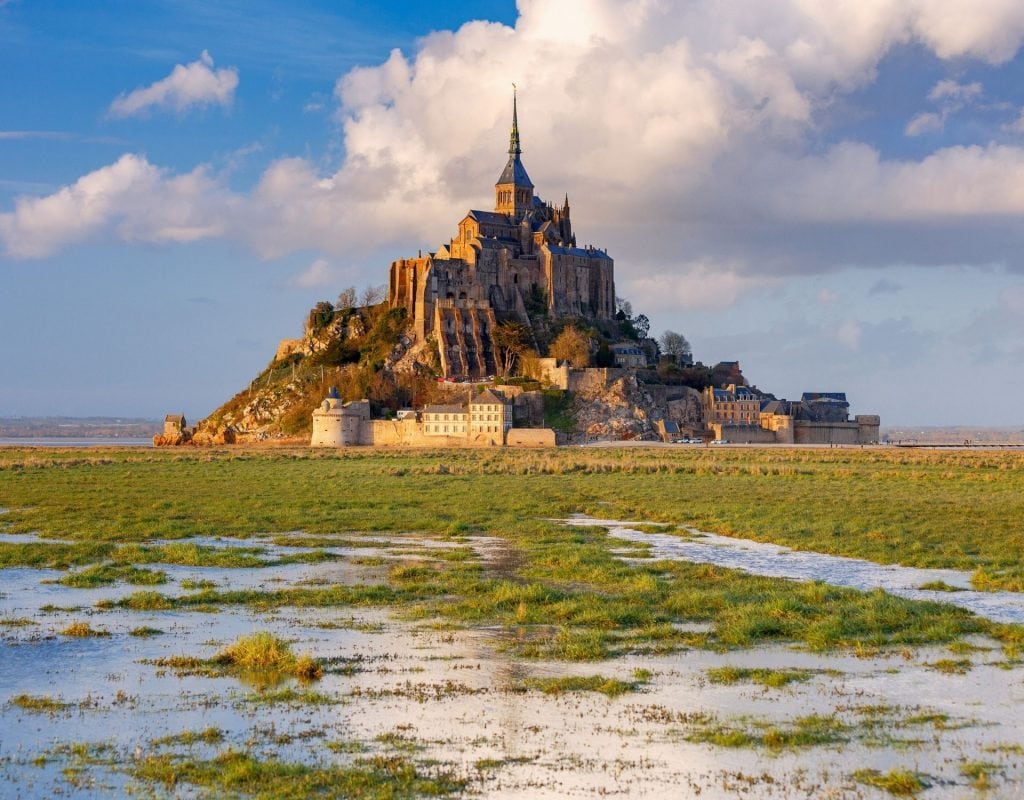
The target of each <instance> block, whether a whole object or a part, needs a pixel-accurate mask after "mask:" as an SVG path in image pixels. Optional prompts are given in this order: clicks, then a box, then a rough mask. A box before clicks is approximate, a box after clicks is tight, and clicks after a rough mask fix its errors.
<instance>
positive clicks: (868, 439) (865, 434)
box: [853, 414, 882, 444]
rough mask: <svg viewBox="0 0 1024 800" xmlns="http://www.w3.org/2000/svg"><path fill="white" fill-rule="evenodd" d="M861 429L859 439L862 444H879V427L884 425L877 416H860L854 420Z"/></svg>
mask: <svg viewBox="0 0 1024 800" xmlns="http://www.w3.org/2000/svg"><path fill="white" fill-rule="evenodd" d="M853 419H854V421H855V422H856V423H857V427H859V428H860V431H859V434H858V435H859V437H860V443H861V444H878V440H879V427H880V426H881V424H882V420H881V418H880V417H879V416H878V415H877V414H858V415H857V416H856V417H854V418H853Z"/></svg>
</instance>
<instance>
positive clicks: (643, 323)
mask: <svg viewBox="0 0 1024 800" xmlns="http://www.w3.org/2000/svg"><path fill="white" fill-rule="evenodd" d="M633 330H635V331H636V338H637V339H646V338H647V334H648V333H650V331H651V321H650V320H649V319H647V315H646V314H637V315H636V318H635V319H633Z"/></svg>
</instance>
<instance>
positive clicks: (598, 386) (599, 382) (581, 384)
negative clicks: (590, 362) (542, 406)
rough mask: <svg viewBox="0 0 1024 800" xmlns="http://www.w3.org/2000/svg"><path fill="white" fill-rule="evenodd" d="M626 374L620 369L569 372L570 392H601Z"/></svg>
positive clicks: (592, 368) (591, 368) (589, 369)
mask: <svg viewBox="0 0 1024 800" xmlns="http://www.w3.org/2000/svg"><path fill="white" fill-rule="evenodd" d="M625 373H626V370H624V369H620V368H618V367H589V368H587V369H571V370H569V391H570V392H583V393H586V392H601V391H604V390H605V389H607V388H608V387H609V386H610V385H611V384H612V383H614V382H615V381H617V380H618V379H619V378H621V377H622V376H623V375H624V374H625Z"/></svg>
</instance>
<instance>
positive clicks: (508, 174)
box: [494, 155, 533, 189]
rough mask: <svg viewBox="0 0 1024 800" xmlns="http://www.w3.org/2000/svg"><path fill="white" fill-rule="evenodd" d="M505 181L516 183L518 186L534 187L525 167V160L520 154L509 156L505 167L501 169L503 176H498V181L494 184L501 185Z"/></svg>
mask: <svg viewBox="0 0 1024 800" xmlns="http://www.w3.org/2000/svg"><path fill="white" fill-rule="evenodd" d="M503 183H514V184H515V185H516V186H526V187H527V188H529V189H532V188H533V181H531V180H530V176H529V175H527V174H526V167H524V166H523V162H522V161H520V160H519V156H515V155H513V156H509V159H508V163H507V164H506V165H505V169H503V170H502V171H501V177H499V178H498V181H497V183H495V184H494V185H495V186H501V185H502V184H503Z"/></svg>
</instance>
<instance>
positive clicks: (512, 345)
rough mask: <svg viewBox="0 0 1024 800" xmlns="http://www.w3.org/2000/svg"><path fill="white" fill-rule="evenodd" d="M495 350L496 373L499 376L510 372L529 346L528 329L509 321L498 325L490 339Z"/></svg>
mask: <svg viewBox="0 0 1024 800" xmlns="http://www.w3.org/2000/svg"><path fill="white" fill-rule="evenodd" d="M491 338H492V339H493V340H494V346H495V347H496V348H497V351H498V352H497V353H496V354H495V355H497V356H498V359H499V361H498V371H499V374H501V375H508V374H510V373H511V372H512V368H513V367H514V366H515V364H516V361H517V360H518V358H519V357H520V356H521V355H522V354H523V353H524V352H525V351H526V350H527V349H528V348H529V346H530V329H529V328H528V327H526V325H524V324H523V323H521V322H516V321H515V320H509V321H508V322H502V323H501V324H500V325H498V326H497V327H496V328H495V329H494V332H493V334H492V337H491Z"/></svg>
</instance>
